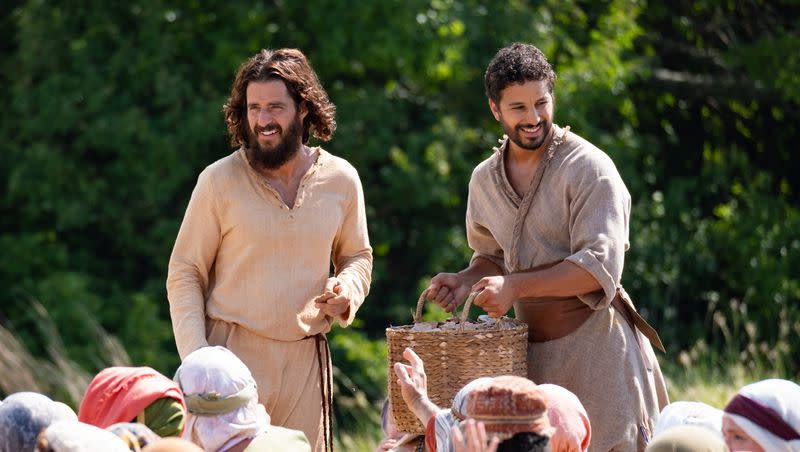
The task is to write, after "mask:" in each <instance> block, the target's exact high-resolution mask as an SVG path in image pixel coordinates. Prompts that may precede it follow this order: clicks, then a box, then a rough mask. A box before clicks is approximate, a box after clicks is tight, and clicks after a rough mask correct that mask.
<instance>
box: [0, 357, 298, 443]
mask: <svg viewBox="0 0 800 452" xmlns="http://www.w3.org/2000/svg"><path fill="white" fill-rule="evenodd" d="M20 451H26V452H27V451H37V452H128V451H135V452H159V451H161V452H165V451H175V452H184V451H185V452H191V451H221V452H222V451H228V452H241V451H250V452H261V451H272V452H277V451H301V452H302V451H311V446H310V445H309V442H308V439H307V438H306V435H305V434H304V433H303V432H301V431H298V430H291V429H287V428H283V427H280V426H277V425H272V424H271V423H270V416H269V414H268V413H267V411H266V409H265V408H264V406H263V405H262V404H260V403H259V402H258V387H257V385H256V382H255V380H254V379H253V376H252V374H251V373H250V370H249V369H248V368H247V366H245V365H244V363H243V362H242V361H241V360H240V359H239V358H238V357H237V356H236V355H234V354H233V353H232V352H231V351H230V350H228V349H226V348H224V347H219V346H216V347H211V346H210V347H203V348H200V349H198V350H196V351H195V352H193V353H191V354H189V355H188V356H187V357H186V359H184V361H183V363H182V364H181V366H180V367H179V368H178V371H177V372H176V374H175V378H174V379H170V378H168V377H166V376H164V375H162V374H161V373H159V372H157V371H155V370H154V369H151V368H149V367H110V368H107V369H104V370H103V371H101V372H100V373H99V374H97V376H95V377H94V379H93V380H92V382H91V383H90V384H89V387H88V388H87V390H86V393H85V395H84V397H83V400H82V401H81V404H80V408H79V410H78V413H77V414H76V413H75V412H74V411H73V410H72V409H71V408H70V407H69V406H67V405H65V404H64V403H61V402H58V401H54V400H52V399H50V398H49V397H47V396H46V395H43V394H38V393H34V392H19V393H15V394H11V395H9V396H8V397H7V398H6V399H5V400H3V401H2V402H0V452H20Z"/></svg>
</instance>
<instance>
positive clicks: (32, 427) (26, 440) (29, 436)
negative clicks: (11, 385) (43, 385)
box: [0, 392, 78, 452]
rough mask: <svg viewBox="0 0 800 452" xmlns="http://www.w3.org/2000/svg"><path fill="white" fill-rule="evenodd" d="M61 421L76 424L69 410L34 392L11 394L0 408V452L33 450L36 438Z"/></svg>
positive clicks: (73, 415)
mask: <svg viewBox="0 0 800 452" xmlns="http://www.w3.org/2000/svg"><path fill="white" fill-rule="evenodd" d="M59 420H71V421H77V420H78V417H77V416H75V412H74V411H72V409H71V408H70V407H68V406H67V405H64V404H63V403H60V402H54V401H53V400H51V399H50V398H49V397H47V396H45V395H42V394H38V393H35V392H18V393H15V394H11V395H10V396H8V397H7V398H6V399H5V400H4V401H3V404H2V405H0V452H18V451H20V450H33V448H34V447H35V446H36V437H37V436H38V435H39V432H41V431H42V430H43V429H44V428H46V427H47V426H48V425H50V424H52V423H53V422H55V421H59Z"/></svg>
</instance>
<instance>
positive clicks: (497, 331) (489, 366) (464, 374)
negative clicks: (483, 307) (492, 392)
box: [386, 292, 528, 433]
mask: <svg viewBox="0 0 800 452" xmlns="http://www.w3.org/2000/svg"><path fill="white" fill-rule="evenodd" d="M475 295H476V294H474V293H473V294H471V295H470V297H469V298H468V299H467V301H466V303H464V309H463V310H462V312H461V318H460V320H459V319H455V320H454V319H451V320H448V322H450V321H456V322H460V325H459V328H457V329H452V330H445V331H442V330H434V331H412V328H413V325H405V326H397V327H390V328H387V329H386V341H387V345H388V348H389V360H388V361H389V368H388V375H389V378H388V380H389V403H390V406H391V409H392V415H393V416H394V421H395V424H396V425H397V430H398V431H401V432H408V433H423V432H424V431H425V426H423V425H422V424H421V423H420V422H419V420H418V419H417V417H416V416H415V415H414V413H412V412H411V411H410V410H409V409H408V407H407V406H406V404H405V402H404V401H403V396H402V394H401V393H400V386H399V385H398V384H397V378H396V376H395V374H394V369H393V366H394V363H396V362H406V360H405V358H403V351H404V350H405V349H406V347H411V349H413V350H414V352H416V354H417V355H419V357H420V358H422V361H423V363H424V364H425V374H426V375H427V377H428V397H430V399H431V401H432V402H433V403H435V404H436V405H437V406H439V407H441V408H449V407H450V406H451V405H452V403H453V397H455V395H456V393H457V392H458V390H459V389H461V388H462V387H464V385H466V384H467V383H469V382H470V381H472V380H474V379H476V378H480V377H495V376H498V375H517V376H521V377H526V376H527V374H528V363H527V351H528V325H527V324H525V323H524V322H521V321H519V320H515V319H509V318H507V317H504V318H503V319H502V320H500V321H498V322H496V323H494V324H493V325H492V326H491V327H486V328H480V329H477V330H464V324H465V322H467V320H466V317H467V313H468V312H469V307H470V305H471V304H472V300H473V299H474V298H475ZM424 299H425V293H424V292H423V294H422V295H421V296H420V298H419V301H418V302H417V311H416V314H415V316H414V323H417V322H419V319H420V317H421V314H422V305H423V304H424Z"/></svg>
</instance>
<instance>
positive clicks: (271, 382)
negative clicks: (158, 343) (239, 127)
mask: <svg viewBox="0 0 800 452" xmlns="http://www.w3.org/2000/svg"><path fill="white" fill-rule="evenodd" d="M315 151H317V152H318V157H317V159H316V161H315V163H314V164H313V165H312V166H311V168H310V169H309V170H308V172H307V173H306V175H305V176H304V177H303V178H302V180H301V183H300V187H299V189H298V192H297V198H296V199H295V204H294V206H293V207H292V208H289V207H288V206H287V205H286V204H285V203H284V202H283V200H282V199H281V197H280V195H278V193H277V192H276V191H275V190H274V189H273V188H271V187H270V186H269V184H268V183H267V182H266V180H265V179H264V178H263V177H262V176H260V175H259V174H258V173H257V172H256V171H255V170H253V168H252V167H251V166H250V165H249V164H248V162H247V157H246V154H245V152H244V150H243V149H239V150H237V151H235V152H233V153H232V154H231V155H229V156H227V157H225V158H222V159H220V160H218V161H217V162H215V163H213V164H211V165H209V166H208V167H207V168H206V169H205V170H204V171H203V172H202V173H201V174H200V176H199V178H198V180H197V185H196V186H195V188H194V191H193V193H192V197H191V200H190V201H189V205H188V207H187V209H186V214H185V216H184V219H183V223H182V224H181V228H180V231H179V232H178V237H177V239H176V241H175V247H174V249H173V251H172V256H171V258H170V262H169V274H168V276H167V297H168V298H169V303H170V315H171V317H172V326H173V330H174V332H175V342H176V344H177V346H178V352H179V353H180V356H181V358H183V357H185V356H186V355H188V354H189V353H191V352H192V351H194V350H196V349H198V348H200V347H204V346H206V345H222V346H225V347H227V348H229V349H230V350H231V351H233V352H234V353H235V354H236V355H237V356H238V357H239V358H240V359H241V360H242V361H244V363H245V364H246V365H247V366H248V367H249V368H250V370H251V372H252V373H253V376H254V378H255V380H256V382H257V383H258V395H259V401H260V402H261V403H263V404H264V406H265V407H266V408H267V412H268V413H269V415H270V417H271V421H272V423H273V424H274V425H280V426H285V427H288V428H293V429H297V430H302V431H303V432H305V434H306V436H307V437H308V439H309V441H310V442H311V444H312V446H313V448H314V450H317V451H319V450H324V448H325V444H324V441H323V439H322V438H323V428H322V427H323V425H322V396H321V394H320V384H321V381H320V368H319V365H318V361H317V354H316V349H315V341H314V339H313V338H310V339H308V337H309V336H313V335H315V334H317V333H327V332H328V331H329V330H330V328H331V323H332V318H331V317H327V316H325V315H324V314H323V313H321V312H320V311H319V310H318V309H317V308H315V307H314V302H313V299H314V297H316V296H317V295H319V294H321V293H322V292H323V289H324V287H325V282H326V280H327V278H328V277H329V272H330V266H331V262H333V267H334V271H335V274H336V276H337V277H338V278H340V279H341V280H343V281H344V284H346V285H347V287H348V288H349V289H350V293H351V294H353V297H352V304H351V305H350V311H349V315H348V317H347V318H345V319H338V321H339V323H340V324H341V325H342V326H347V325H349V324H350V323H351V322H352V321H353V319H354V317H355V314H356V311H357V310H358V308H359V306H360V305H361V303H362V302H363V301H364V297H366V295H367V293H368V291H369V285H370V278H371V277H370V274H371V271H372V248H371V247H370V245H369V238H368V236H367V222H366V214H365V208H364V194H363V191H362V188H361V182H360V180H359V178H358V173H357V172H356V170H355V168H353V167H352V166H351V165H350V164H349V163H347V162H346V161H345V160H343V159H341V158H339V157H336V156H333V155H331V154H329V153H328V152H326V151H325V150H323V149H321V148H315Z"/></svg>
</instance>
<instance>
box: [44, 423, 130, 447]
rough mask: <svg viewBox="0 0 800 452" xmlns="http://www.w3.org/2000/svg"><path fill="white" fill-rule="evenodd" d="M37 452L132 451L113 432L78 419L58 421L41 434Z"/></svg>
mask: <svg viewBox="0 0 800 452" xmlns="http://www.w3.org/2000/svg"><path fill="white" fill-rule="evenodd" d="M36 450H37V452H51V451H52V452H94V451H100V450H102V451H103V452H130V449H128V446H127V444H125V442H123V441H122V440H121V439H120V438H119V437H118V436H116V435H114V434H113V433H111V432H109V431H106V430H103V429H101V428H98V427H95V426H94V425H89V424H84V423H83V422H76V421H56V422H53V423H52V424H50V426H49V427H47V429H45V430H44V431H43V432H42V434H41V435H40V436H39V440H38V442H37V444H36Z"/></svg>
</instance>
